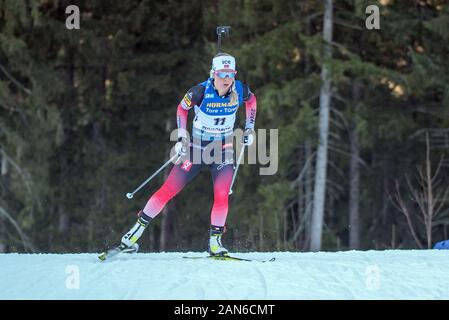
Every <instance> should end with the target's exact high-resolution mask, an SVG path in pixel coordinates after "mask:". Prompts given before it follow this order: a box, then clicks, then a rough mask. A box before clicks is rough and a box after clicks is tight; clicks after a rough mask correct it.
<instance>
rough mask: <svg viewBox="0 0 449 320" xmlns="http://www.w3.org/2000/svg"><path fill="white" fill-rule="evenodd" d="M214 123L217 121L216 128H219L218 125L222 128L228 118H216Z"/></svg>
mask: <svg viewBox="0 0 449 320" xmlns="http://www.w3.org/2000/svg"><path fill="white" fill-rule="evenodd" d="M214 121H215V125H216V126H218V125H221V126H222V125H224V123H225V121H226V118H215V119H214Z"/></svg>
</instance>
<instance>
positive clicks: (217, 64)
mask: <svg viewBox="0 0 449 320" xmlns="http://www.w3.org/2000/svg"><path fill="white" fill-rule="evenodd" d="M217 70H229V71H235V58H234V57H233V56H231V55H225V56H218V57H215V58H214V59H213V60H212V70H211V71H217Z"/></svg>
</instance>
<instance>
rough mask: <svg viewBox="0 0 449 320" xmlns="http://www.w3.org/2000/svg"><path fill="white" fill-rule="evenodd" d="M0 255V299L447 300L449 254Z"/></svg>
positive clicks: (446, 252)
mask: <svg viewBox="0 0 449 320" xmlns="http://www.w3.org/2000/svg"><path fill="white" fill-rule="evenodd" d="M200 255H206V253H205V252H188V253H181V252H176V253H139V254H134V255H130V254H122V255H120V256H117V257H115V258H113V259H111V260H109V261H105V262H101V261H99V260H98V259H97V255H96V254H0V299H77V300H78V299H161V300H180V299H182V300H184V299H190V300H197V299H199V300H204V299H206V300H212V299H224V300H228V299H230V300H245V299H257V300H259V299H261V300H264V299H271V300H277V299H288V300H296V299H449V276H448V274H449V273H448V270H449V251H448V250H387V251H345V252H317V253H301V252H258V253H256V252H254V253H239V254H237V253H236V254H234V255H235V256H239V257H243V258H249V259H262V260H263V259H270V258H272V257H276V261H274V262H266V263H261V262H257V261H256V262H242V261H214V260H210V259H199V260H194V259H183V258H182V257H183V256H200Z"/></svg>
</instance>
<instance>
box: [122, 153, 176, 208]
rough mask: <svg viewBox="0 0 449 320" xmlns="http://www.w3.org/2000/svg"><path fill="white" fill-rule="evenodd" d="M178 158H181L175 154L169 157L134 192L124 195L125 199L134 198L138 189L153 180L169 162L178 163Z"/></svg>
mask: <svg viewBox="0 0 449 320" xmlns="http://www.w3.org/2000/svg"><path fill="white" fill-rule="evenodd" d="M176 158H178V159H176ZM179 158H181V156H180V155H178V154H175V155H174V156H173V157H171V158H170V159H169V160H168V161H167V162H166V163H164V165H163V166H162V167H160V168H159V169H158V170H157V171H156V172H155V173H153V174H152V175H151V177H149V178H148V179H147V180H145V181H144V182H143V183H142V184H141V185H140V186H139V187H138V188H137V189H136V190H134V191H133V192H128V193H127V194H126V197H127V198H128V199H131V198H132V197H134V194H135V193H136V192H137V191H139V190H140V189H142V188H143V187H144V186H145V185H146V184H147V183H148V182H150V181H151V179H153V178H154V177H155V176H156V175H157V174H158V173H159V172H161V171H162V170H164V168H165V167H166V166H168V165H169V164H170V162H172V161H173V160H175V159H176V162H178V160H179Z"/></svg>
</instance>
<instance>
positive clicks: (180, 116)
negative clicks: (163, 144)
mask: <svg viewBox="0 0 449 320" xmlns="http://www.w3.org/2000/svg"><path fill="white" fill-rule="evenodd" d="M188 114H189V110H186V109H184V108H183V107H182V106H181V104H178V111H177V112H176V123H177V124H178V138H180V137H187V134H186V130H187V115H188Z"/></svg>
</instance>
